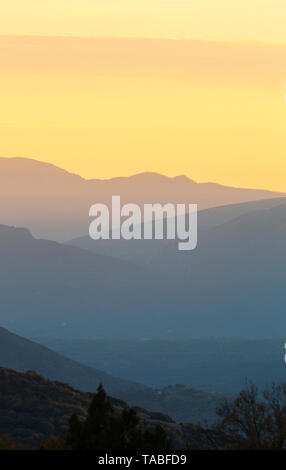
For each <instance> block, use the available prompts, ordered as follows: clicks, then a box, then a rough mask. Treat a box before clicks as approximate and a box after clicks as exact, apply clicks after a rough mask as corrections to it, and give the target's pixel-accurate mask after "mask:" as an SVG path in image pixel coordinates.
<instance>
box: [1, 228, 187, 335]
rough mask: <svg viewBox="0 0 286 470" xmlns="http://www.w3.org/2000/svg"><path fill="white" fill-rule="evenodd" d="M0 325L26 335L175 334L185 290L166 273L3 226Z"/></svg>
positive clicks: (24, 230)
mask: <svg viewBox="0 0 286 470" xmlns="http://www.w3.org/2000/svg"><path fill="white" fill-rule="evenodd" d="M0 257H1V264H0V298H1V311H0V322H1V324H2V326H4V327H7V328H11V329H13V331H16V332H18V333H20V334H24V335H29V336H33V335H34V336H37V335H44V336H48V335H51V336H54V335H55V336H59V337H63V336H66V335H68V336H69V337H82V336H84V337H86V335H88V336H90V337H92V336H96V337H101V336H102V337H113V336H115V337H117V336H118V335H120V336H121V337H130V336H132V335H134V334H135V336H136V337H137V336H140V337H142V336H145V335H149V334H150V332H151V331H153V326H154V325H157V328H160V330H161V331H167V330H168V329H169V328H170V324H172V323H173V321H174V320H173V312H175V311H176V308H180V305H181V294H180V292H179V290H178V289H175V287H174V283H173V281H171V280H168V279H167V278H165V277H164V275H160V276H158V275H157V273H155V274H153V273H152V272H149V271H148V270H146V269H145V268H141V267H138V266H136V265H132V264H130V263H127V262H124V261H121V260H117V259H114V258H111V257H108V256H101V255H96V254H92V253H90V252H88V251H87V250H83V249H80V248H75V247H71V246H67V245H62V244H59V243H57V242H51V241H45V240H36V239H35V238H33V237H32V235H31V234H30V232H29V231H27V230H26V229H18V228H13V227H7V226H0Z"/></svg>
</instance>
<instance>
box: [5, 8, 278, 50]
mask: <svg viewBox="0 0 286 470" xmlns="http://www.w3.org/2000/svg"><path fill="white" fill-rule="evenodd" d="M0 6H1V15H0V31H1V33H2V34H36V35H38V34H40V35H42V34H47V35H74V36H79V35H80V36H97V37H98V36H105V37H106V36H107V37H118V36H120V37H130V36H131V37H160V38H191V39H214V40H243V41H249V40H251V41H253V40H254V41H278V42H285V41H286V35H285V22H286V2H285V0H9V1H5V2H4V1H3V0H1V1H0Z"/></svg>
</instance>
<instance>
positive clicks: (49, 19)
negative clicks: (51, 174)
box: [0, 0, 286, 191]
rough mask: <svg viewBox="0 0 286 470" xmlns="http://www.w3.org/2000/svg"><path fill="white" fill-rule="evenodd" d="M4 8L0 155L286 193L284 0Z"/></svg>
mask: <svg viewBox="0 0 286 470" xmlns="http://www.w3.org/2000/svg"><path fill="white" fill-rule="evenodd" d="M0 6H1V15H0V31H1V34H2V36H0V69H1V74H0V103H1V114H0V155H1V156H11V157H12V156H25V157H31V158H36V159H38V160H43V161H49V162H51V163H54V164H56V165H58V166H61V167H64V168H66V169H68V170H69V171H72V172H75V173H79V174H81V175H83V176H85V177H88V178H101V177H102V178H108V177H112V176H118V175H129V174H132V173H137V172H140V171H157V172H161V173H164V174H167V175H177V174H182V173H184V174H186V175H188V176H190V177H191V178H193V179H196V180H198V181H216V182H220V183H223V184H228V185H235V186H248V187H264V188H268V189H277V190H282V191H286V183H285V170H286V158H285V157H286V141H285V130H286V128H285V125H286V104H285V101H284V95H285V93H286V89H284V83H285V82H286V32H285V24H286V23H285V19H286V2H285V0H283V1H275V0H271V1H270V0H269V1H268V0H267V1H266V0H257V1H255V0H248V1H246V0H240V1H232V0H228V1H226V0H216V1H214V0H200V1H191V0H189V1H187V0H186V1H181V0H176V1H175V0H174V1H170V0H168V1H162V0H144V1H142V0H140V1H139V0H132V1H127V0H102V1H101V0H81V1H77V0H49V1H46V0H45V1H41V0H9V2H7V3H4V2H3V1H2V0H0ZM23 35H25V36H23ZM31 35H32V36H33V37H31ZM44 35H46V36H47V37H43V36H44ZM40 36H42V37H40ZM48 36H49V37H48ZM51 36H54V37H51ZM57 36H66V37H57ZM68 36H74V37H68ZM80 36H97V38H92V37H80ZM104 36H105V37H109V38H111V39H107V38H106V39H104V38H103V39H100V37H104ZM112 37H113V39H112ZM120 37H121V38H120ZM124 37H129V38H131V37H137V38H139V37H145V38H149V39H124ZM158 37H161V38H176V40H170V39H165V40H162V39H160V40H159V39H151V38H158ZM179 38H192V39H196V40H190V39H188V40H179ZM198 39H207V40H211V41H199V40H198ZM218 41H220V42H218ZM227 41H238V42H237V43H231V42H227ZM241 41H242V42H241ZM249 41H257V42H253V43H250V42H249ZM275 42H277V43H280V44H274V43H275ZM283 42H284V43H285V44H282V43H283Z"/></svg>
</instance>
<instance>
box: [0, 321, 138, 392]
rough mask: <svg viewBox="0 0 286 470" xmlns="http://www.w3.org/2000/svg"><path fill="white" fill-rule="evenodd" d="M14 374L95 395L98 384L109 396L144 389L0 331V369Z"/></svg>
mask: <svg viewBox="0 0 286 470" xmlns="http://www.w3.org/2000/svg"><path fill="white" fill-rule="evenodd" d="M1 366H2V367H6V368H9V369H14V370H16V371H18V372H26V371H27V370H35V371H37V372H38V373H39V374H42V375H44V376H45V377H47V378H49V379H52V380H59V381H61V382H66V383H68V384H69V385H71V386H72V387H75V388H78V389H80V390H84V391H86V392H95V391H96V389H97V387H98V385H99V384H100V383H102V384H103V385H104V387H105V389H106V391H107V392H108V393H110V394H114V395H116V394H117V393H120V392H123V391H126V390H129V389H134V390H135V389H136V390H140V389H145V388H146V387H144V385H139V384H138V383H136V382H131V381H128V380H122V379H119V378H117V377H113V376H112V375H109V374H106V373H105V372H102V371H100V370H97V369H95V368H93V367H87V366H85V365H83V364H80V363H79V362H76V361H73V360H71V359H68V358H67V357H64V356H62V355H60V354H58V353H56V352H54V351H52V350H51V349H48V348H46V347H44V346H41V345H40V344H38V343H35V342H33V341H29V340H27V339H25V338H23V337H21V336H18V335H15V334H13V333H11V332H10V331H8V330H6V329H5V328H0V367H1Z"/></svg>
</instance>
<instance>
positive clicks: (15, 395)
mask: <svg viewBox="0 0 286 470" xmlns="http://www.w3.org/2000/svg"><path fill="white" fill-rule="evenodd" d="M91 398H92V394H88V393H84V392H79V391H77V390H74V389H73V388H71V387H70V386H69V385H67V384H63V383H60V382H52V381H50V380H47V379H45V378H44V377H42V376H41V375H38V374H37V373H36V372H34V371H29V372H27V373H26V374H23V373H19V372H15V371H13V370H10V369H5V368H3V367H0V413H1V419H0V435H3V434H6V435H9V436H10V437H11V438H12V440H13V441H14V442H16V443H21V444H24V445H26V446H36V445H39V444H41V443H42V442H43V441H44V440H45V439H47V438H48V437H50V436H51V435H55V436H61V435H65V434H66V432H67V429H68V420H69V418H70V416H71V415H72V414H73V413H75V414H77V415H78V416H79V417H80V418H84V417H85V416H86V413H87V408H88V405H89V403H90V401H91ZM110 400H111V403H112V405H113V406H114V408H115V410H117V411H120V410H122V409H123V408H125V407H127V406H128V405H127V404H126V403H124V402H123V401H121V400H118V399H116V398H110ZM135 410H136V413H137V416H138V417H139V419H140V424H139V426H140V427H141V428H142V429H154V427H155V426H156V425H157V424H160V425H161V426H162V427H163V428H164V429H165V431H166V433H167V434H168V435H169V436H170V437H171V438H172V440H173V443H174V446H175V447H176V448H186V447H187V446H188V442H189V440H190V439H195V438H196V434H197V429H198V430H199V428H198V427H196V426H193V425H191V424H186V425H178V424H176V423H175V422H174V421H173V420H172V419H171V418H170V417H169V416H167V415H163V414H161V413H154V412H153V413H152V412H149V411H147V410H145V409H142V408H138V407H136V408H135Z"/></svg>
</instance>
